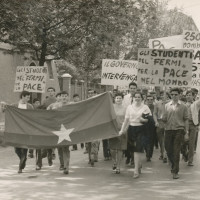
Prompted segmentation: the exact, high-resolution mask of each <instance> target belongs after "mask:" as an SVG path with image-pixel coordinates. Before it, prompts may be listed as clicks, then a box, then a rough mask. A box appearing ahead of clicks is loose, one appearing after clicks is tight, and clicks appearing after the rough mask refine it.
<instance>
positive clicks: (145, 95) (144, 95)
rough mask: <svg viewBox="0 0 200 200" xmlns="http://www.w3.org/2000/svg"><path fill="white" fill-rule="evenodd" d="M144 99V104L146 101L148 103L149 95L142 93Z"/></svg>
mask: <svg viewBox="0 0 200 200" xmlns="http://www.w3.org/2000/svg"><path fill="white" fill-rule="evenodd" d="M142 97H143V99H144V102H145V101H146V99H147V94H146V93H143V92H142Z"/></svg>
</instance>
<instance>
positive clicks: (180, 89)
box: [179, 88, 183, 98]
mask: <svg viewBox="0 0 200 200" xmlns="http://www.w3.org/2000/svg"><path fill="white" fill-rule="evenodd" d="M179 91H180V94H179V95H180V98H181V97H182V96H183V89H182V88H179Z"/></svg>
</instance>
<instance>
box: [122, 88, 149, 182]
mask: <svg viewBox="0 0 200 200" xmlns="http://www.w3.org/2000/svg"><path fill="white" fill-rule="evenodd" d="M133 97H134V102H133V104H131V105H129V106H128V107H127V110H126V114H125V120H124V122H123V124H122V128H121V130H120V132H119V134H120V135H121V134H123V133H125V131H126V127H127V125H128V124H129V128H128V143H129V145H130V150H131V152H132V153H134V163H135V171H134V176H133V178H138V177H139V174H140V173H141V168H142V163H141V157H142V153H144V147H145V145H146V144H145V141H146V137H145V135H146V126H145V123H147V122H148V119H147V116H148V115H151V111H150V109H149V107H148V106H147V105H145V104H144V103H143V100H144V99H143V96H142V93H141V92H135V94H134V96H133Z"/></svg>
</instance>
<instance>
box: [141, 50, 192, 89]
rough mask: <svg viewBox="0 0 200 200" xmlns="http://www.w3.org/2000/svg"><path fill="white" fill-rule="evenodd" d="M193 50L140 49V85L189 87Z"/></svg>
mask: <svg viewBox="0 0 200 200" xmlns="http://www.w3.org/2000/svg"><path fill="white" fill-rule="evenodd" d="M191 79H192V50H160V49H139V51H138V81H137V83H138V85H141V86H143V85H148V86H149V85H152V86H170V87H189V86H190V84H191Z"/></svg>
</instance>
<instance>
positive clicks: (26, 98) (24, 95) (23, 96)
mask: <svg viewBox="0 0 200 200" xmlns="http://www.w3.org/2000/svg"><path fill="white" fill-rule="evenodd" d="M30 98H31V93H30V92H28V91H25V90H24V91H22V92H21V94H20V99H21V101H22V103H28V102H29V101H30Z"/></svg>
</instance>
